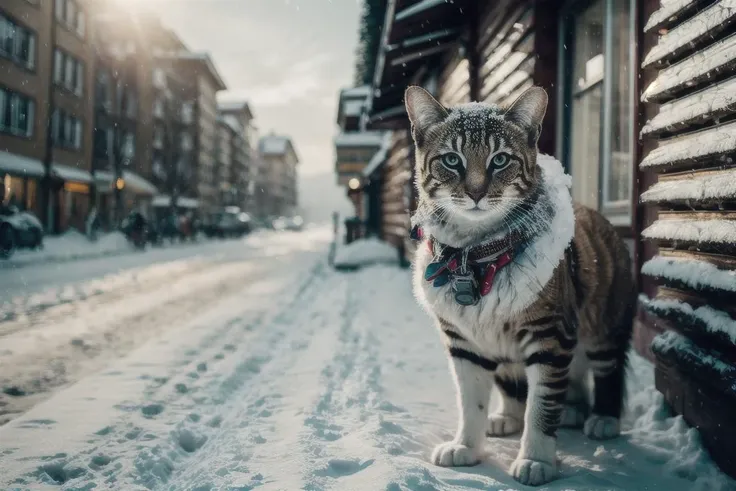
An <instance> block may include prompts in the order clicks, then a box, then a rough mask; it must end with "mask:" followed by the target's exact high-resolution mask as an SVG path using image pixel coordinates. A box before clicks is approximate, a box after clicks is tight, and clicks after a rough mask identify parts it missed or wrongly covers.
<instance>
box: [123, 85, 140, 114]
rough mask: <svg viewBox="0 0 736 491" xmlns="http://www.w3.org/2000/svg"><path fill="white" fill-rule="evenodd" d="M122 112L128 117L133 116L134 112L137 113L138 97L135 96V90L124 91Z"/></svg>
mask: <svg viewBox="0 0 736 491" xmlns="http://www.w3.org/2000/svg"><path fill="white" fill-rule="evenodd" d="M123 114H125V116H126V117H127V118H130V119H133V118H135V117H136V114H138V98H137V97H136V94H135V91H134V90H132V89H129V90H127V91H126V92H125V100H124V102H123Z"/></svg>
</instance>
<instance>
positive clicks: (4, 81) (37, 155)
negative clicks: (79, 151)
mask: <svg viewBox="0 0 736 491" xmlns="http://www.w3.org/2000/svg"><path fill="white" fill-rule="evenodd" d="M0 11H2V12H4V13H5V14H7V15H8V17H10V18H11V19H13V20H14V21H16V22H18V23H19V24H22V25H25V26H26V27H28V28H30V29H32V30H33V31H34V32H35V34H36V67H35V69H34V70H33V71H29V70H25V69H23V68H21V67H20V66H18V65H17V64H15V63H14V62H12V61H10V60H8V59H6V58H3V57H0V85H3V86H5V87H7V88H9V89H11V90H13V91H16V92H19V93H21V94H23V95H26V96H30V97H32V98H33V100H34V101H35V103H36V104H35V114H36V116H35V121H34V128H33V136H32V137H31V138H23V137H19V136H13V135H8V134H5V133H0V150H3V151H6V152H11V153H15V154H19V155H23V156H27V157H30V158H34V159H38V160H43V158H44V154H45V142H46V128H45V126H44V124H43V122H44V121H46V118H47V117H48V84H49V83H51V77H49V76H47V74H48V72H49V70H50V68H51V56H52V50H50V49H49V48H48V46H49V42H50V38H51V2H48V1H47V2H39V5H35V6H34V5H31V4H30V3H28V2H24V1H10V2H2V5H0Z"/></svg>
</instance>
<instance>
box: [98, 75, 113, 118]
mask: <svg viewBox="0 0 736 491" xmlns="http://www.w3.org/2000/svg"><path fill="white" fill-rule="evenodd" d="M109 85H110V77H109V75H108V74H107V71H105V70H102V69H101V70H100V71H98V72H97V78H96V79H95V104H96V105H97V106H100V107H104V108H105V109H107V110H110V109H111V107H110V106H111V104H110V91H109Z"/></svg>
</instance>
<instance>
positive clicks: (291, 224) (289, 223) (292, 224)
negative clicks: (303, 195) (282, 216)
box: [286, 215, 304, 232]
mask: <svg viewBox="0 0 736 491" xmlns="http://www.w3.org/2000/svg"><path fill="white" fill-rule="evenodd" d="M303 228H304V219H303V218H302V217H300V216H299V215H297V216H293V217H291V218H289V219H287V220H286V230H293V231H294V232H300V231H301V230H302V229H303Z"/></svg>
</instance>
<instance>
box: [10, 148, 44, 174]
mask: <svg viewBox="0 0 736 491" xmlns="http://www.w3.org/2000/svg"><path fill="white" fill-rule="evenodd" d="M6 172H7V173H8V174H11V175H14V176H21V177H43V176H44V167H43V162H41V161H40V160H37V159H31V158H28V157H23V156H22V155H16V154H14V153H10V152H3V151H0V174H3V173H6Z"/></svg>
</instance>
